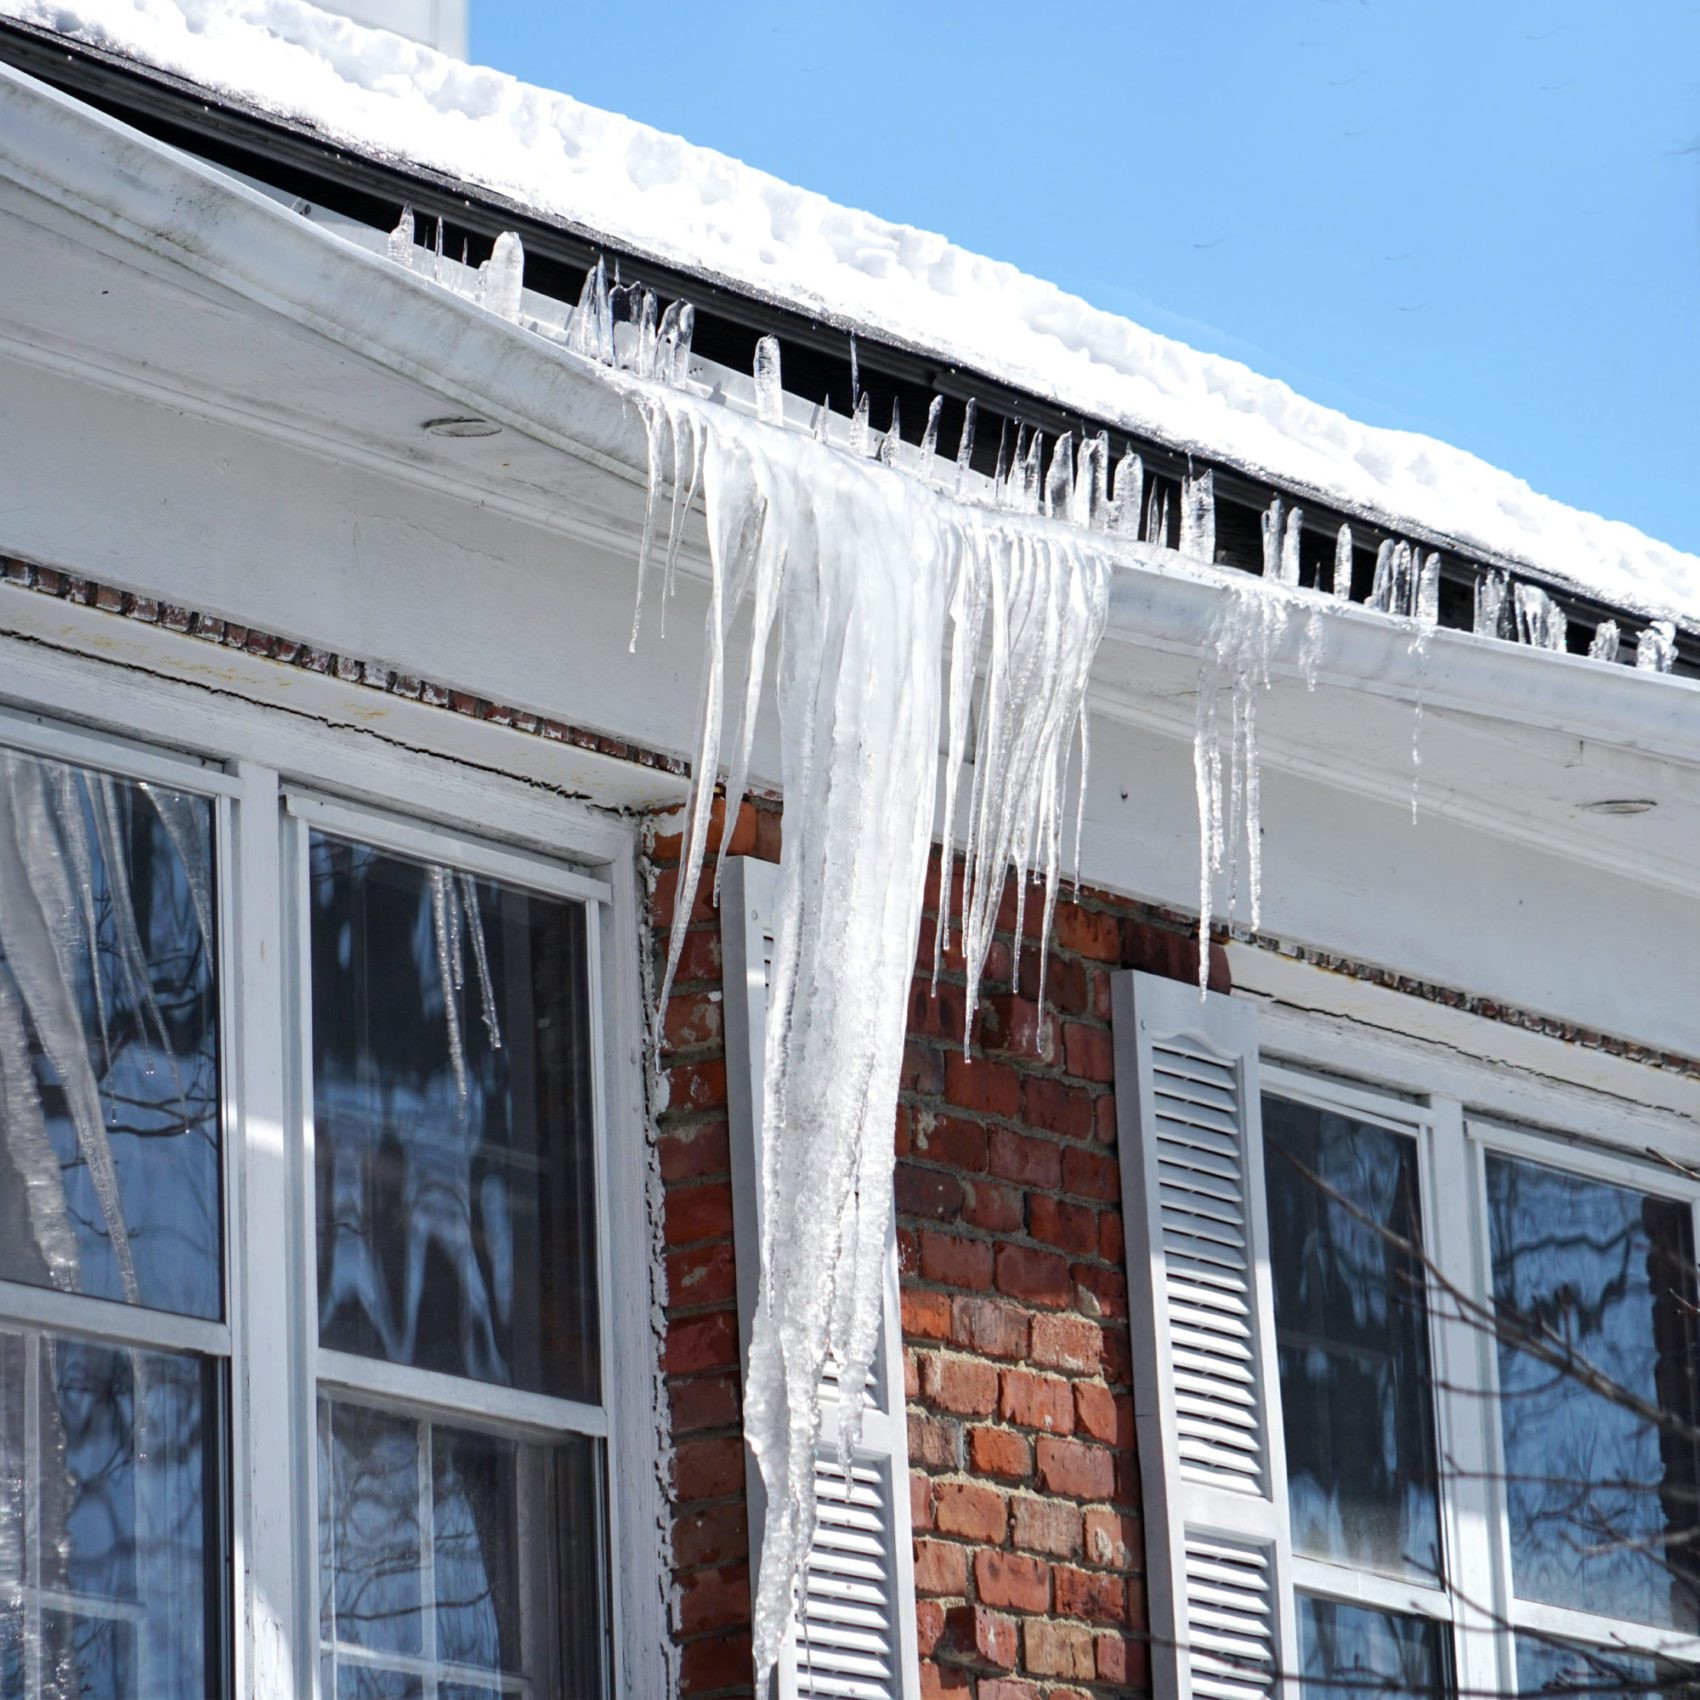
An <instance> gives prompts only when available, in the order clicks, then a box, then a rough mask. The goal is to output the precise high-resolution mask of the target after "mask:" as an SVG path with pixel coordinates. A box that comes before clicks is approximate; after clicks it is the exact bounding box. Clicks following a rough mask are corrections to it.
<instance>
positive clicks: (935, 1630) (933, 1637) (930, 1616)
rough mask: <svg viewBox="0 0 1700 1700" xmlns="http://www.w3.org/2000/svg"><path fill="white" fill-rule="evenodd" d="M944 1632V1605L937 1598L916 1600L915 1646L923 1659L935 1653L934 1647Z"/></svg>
mask: <svg viewBox="0 0 1700 1700" xmlns="http://www.w3.org/2000/svg"><path fill="white" fill-rule="evenodd" d="M943 1634H944V1607H943V1606H941V1605H940V1604H939V1603H938V1601H937V1600H917V1601H916V1602H915V1647H916V1650H917V1651H918V1652H919V1653H920V1655H921V1657H922V1658H923V1659H929V1658H931V1657H932V1655H933V1649H934V1648H935V1647H937V1646H938V1644H939V1637H940V1636H941V1635H943Z"/></svg>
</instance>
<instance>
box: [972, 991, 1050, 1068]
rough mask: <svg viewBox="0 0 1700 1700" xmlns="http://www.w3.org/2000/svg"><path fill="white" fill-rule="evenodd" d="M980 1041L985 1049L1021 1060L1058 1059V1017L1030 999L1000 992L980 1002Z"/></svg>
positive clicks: (1041, 1060)
mask: <svg viewBox="0 0 1700 1700" xmlns="http://www.w3.org/2000/svg"><path fill="white" fill-rule="evenodd" d="M980 1043H981V1044H982V1045H983V1046H984V1047H985V1048H986V1049H987V1050H988V1051H1001V1052H1003V1053H1005V1054H1006V1055H1009V1054H1013V1055H1014V1056H1016V1057H1017V1058H1018V1059H1021V1060H1023V1061H1025V1060H1029V1059H1037V1060H1038V1061H1040V1062H1047V1063H1054V1062H1055V1061H1056V1059H1057V1019H1056V1017H1055V1016H1054V1015H1051V1014H1049V1013H1047V1014H1046V1015H1045V1016H1043V1017H1042V1018H1041V1016H1040V1014H1039V1006H1038V1004H1036V1003H1035V1002H1033V1001H1032V1000H1031V999H1030V998H1023V997H1016V996H1015V995H1013V994H1012V993H1009V992H1000V993H997V994H995V995H993V996H990V997H986V998H982V999H981V1001H980Z"/></svg>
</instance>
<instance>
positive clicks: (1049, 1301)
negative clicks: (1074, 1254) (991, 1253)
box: [997, 1244, 1074, 1307]
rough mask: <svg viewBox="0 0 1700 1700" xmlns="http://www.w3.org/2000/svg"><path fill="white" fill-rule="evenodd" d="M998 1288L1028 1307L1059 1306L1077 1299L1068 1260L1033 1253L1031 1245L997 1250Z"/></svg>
mask: <svg viewBox="0 0 1700 1700" xmlns="http://www.w3.org/2000/svg"><path fill="white" fill-rule="evenodd" d="M997 1286H998V1291H999V1292H1000V1293H1007V1294H1008V1295H1009V1296H1010V1297H1011V1298H1012V1299H1024V1300H1025V1301H1026V1302H1027V1303H1028V1304H1035V1305H1053V1306H1059V1307H1060V1306H1062V1305H1066V1304H1067V1303H1068V1302H1069V1301H1070V1300H1071V1299H1072V1298H1073V1297H1074V1285H1073V1283H1072V1282H1071V1281H1070V1280H1069V1278H1068V1262H1067V1260H1066V1259H1064V1258H1061V1257H1058V1256H1057V1254H1056V1253H1055V1252H1050V1251H1034V1250H1033V1249H1032V1248H1031V1247H1029V1246H1022V1245H1008V1244H1005V1245H1000V1246H999V1247H998V1253H997Z"/></svg>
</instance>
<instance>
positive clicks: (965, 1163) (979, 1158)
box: [912, 1110, 986, 1174]
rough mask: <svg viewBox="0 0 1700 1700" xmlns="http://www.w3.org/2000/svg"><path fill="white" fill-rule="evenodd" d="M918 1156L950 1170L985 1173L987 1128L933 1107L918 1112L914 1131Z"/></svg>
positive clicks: (915, 1149)
mask: <svg viewBox="0 0 1700 1700" xmlns="http://www.w3.org/2000/svg"><path fill="white" fill-rule="evenodd" d="M912 1140H913V1149H914V1153H915V1155H916V1156H917V1157H923V1158H925V1159H926V1161H927V1162H929V1163H939V1164H941V1165H943V1166H944V1167H945V1168H947V1169H960V1170H962V1171H964V1172H965V1173H967V1174H981V1173H983V1172H984V1171H985V1167H986V1130H985V1129H984V1128H983V1127H981V1125H980V1124H979V1123H978V1122H970V1121H964V1120H963V1119H962V1118H961V1117H960V1116H941V1115H937V1114H935V1113H934V1112H933V1111H931V1110H917V1111H916V1112H915V1119H914V1129H913V1134H912Z"/></svg>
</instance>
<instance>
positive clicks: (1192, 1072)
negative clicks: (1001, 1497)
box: [1113, 973, 1298, 1700]
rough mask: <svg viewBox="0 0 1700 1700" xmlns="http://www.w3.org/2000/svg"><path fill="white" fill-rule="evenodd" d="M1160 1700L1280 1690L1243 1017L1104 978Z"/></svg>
mask: <svg viewBox="0 0 1700 1700" xmlns="http://www.w3.org/2000/svg"><path fill="white" fill-rule="evenodd" d="M1113 1013H1114V1019H1115V1048H1116V1057H1115V1061H1116V1110H1117V1143H1118V1145H1119V1147H1120V1151H1121V1171H1122V1197H1123V1201H1124V1206H1125V1212H1126V1225H1127V1259H1128V1270H1127V1273H1128V1290H1129V1309H1130V1312H1131V1317H1132V1328H1133V1351H1134V1365H1133V1375H1134V1415H1135V1421H1136V1426H1137V1431H1138V1437H1139V1462H1140V1473H1141V1477H1142V1480H1143V1483H1144V1496H1145V1530H1146V1543H1147V1567H1148V1576H1147V1594H1148V1598H1149V1602H1150V1610H1151V1631H1152V1648H1151V1655H1152V1677H1153V1690H1154V1693H1155V1694H1156V1696H1157V1700H1265V1697H1267V1696H1271V1695H1279V1696H1282V1697H1283V1700H1285V1696H1287V1695H1292V1694H1296V1691H1297V1685H1296V1683H1294V1682H1292V1681H1291V1680H1290V1679H1291V1676H1292V1674H1293V1673H1294V1672H1295V1671H1296V1670H1297V1668H1298V1666H1297V1652H1298V1649H1297V1641H1296V1637H1295V1633H1294V1615H1293V1614H1294V1607H1293V1594H1292V1587H1291V1575H1292V1556H1291V1545H1290V1542H1289V1538H1288V1526H1287V1473H1286V1463H1285V1458H1284V1454H1283V1450H1282V1442H1281V1409H1280V1379H1279V1371H1278V1367H1277V1362H1276V1355H1275V1319H1274V1308H1273V1294H1272V1291H1271V1284H1270V1273H1269V1249H1268V1227H1267V1217H1266V1211H1265V1205H1264V1192H1263V1132H1262V1118H1261V1115H1260V1106H1259V1099H1258V1077H1257V1016H1256V1011H1255V1008H1254V1006H1252V1005H1251V1004H1250V1003H1247V1002H1244V1001H1242V1000H1239V999H1234V998H1228V997H1224V996H1221V995H1220V994H1218V993H1214V992H1212V993H1210V994H1209V995H1208V996H1207V997H1205V998H1204V999H1203V1000H1202V1001H1201V1000H1200V998H1199V994H1198V989H1197V987H1195V986H1187V985H1183V984H1181V983H1180V982H1178V981H1174V980H1164V979H1159V978H1157V977H1156V976H1155V975H1150V974H1134V973H1124V974H1118V975H1116V976H1115V981H1114V998H1113Z"/></svg>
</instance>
